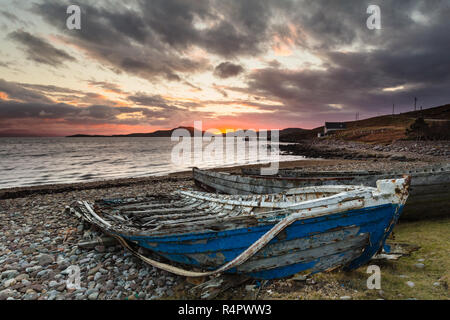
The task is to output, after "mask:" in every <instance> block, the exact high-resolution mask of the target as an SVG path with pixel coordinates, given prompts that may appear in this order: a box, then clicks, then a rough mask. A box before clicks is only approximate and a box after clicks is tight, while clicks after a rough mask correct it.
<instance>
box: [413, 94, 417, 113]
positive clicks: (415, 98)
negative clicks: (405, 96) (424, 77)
mask: <svg viewBox="0 0 450 320" xmlns="http://www.w3.org/2000/svg"><path fill="white" fill-rule="evenodd" d="M416 105H417V97H414V111H416V110H417V109H416Z"/></svg>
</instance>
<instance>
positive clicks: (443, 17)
mask: <svg viewBox="0 0 450 320" xmlns="http://www.w3.org/2000/svg"><path fill="white" fill-rule="evenodd" d="M327 3H328V4H329V5H327V6H325V5H324V3H323V2H320V1H314V2H305V3H304V6H302V9H303V10H302V11H301V12H300V11H299V10H291V12H289V16H291V17H296V19H293V20H291V21H292V23H293V25H295V26H296V28H298V33H301V32H303V33H305V34H308V36H309V37H310V40H311V41H306V42H305V41H303V40H304V38H301V37H300V38H301V39H300V40H301V41H297V44H298V45H300V46H303V47H305V48H307V49H309V50H311V52H313V53H314V54H316V55H317V56H319V57H320V58H321V59H322V61H323V65H322V66H323V68H322V69H307V68H304V69H302V70H298V69H297V70H289V69H286V68H280V66H279V65H278V66H275V65H273V66H272V67H270V68H263V69H259V70H255V71H253V72H252V73H251V74H249V76H248V79H247V83H248V88H234V89H233V88H232V89H230V90H237V91H241V92H247V93H250V94H255V95H260V96H265V97H269V98H271V99H274V100H279V101H281V102H282V103H283V105H284V107H283V109H284V110H289V111H290V112H291V113H292V116H298V117H302V119H303V118H304V117H306V118H308V117H310V116H311V115H314V114H316V117H317V119H321V117H323V115H326V114H329V115H330V117H331V116H333V117H334V116H335V117H339V116H343V115H344V114H345V115H346V116H348V115H349V114H351V113H353V112H355V111H358V112H359V111H362V112H365V114H370V115H374V114H375V113H377V112H389V111H390V108H392V104H393V103H396V105H397V106H398V105H400V106H403V108H410V107H411V105H412V101H413V99H414V96H418V97H419V99H420V100H421V101H422V103H424V106H427V107H430V106H436V105H440V104H444V103H448V101H449V99H450V91H449V90H448V88H449V87H450V74H449V73H448V72H447V70H450V55H448V52H449V50H450V37H449V33H448V30H450V21H449V20H448V14H449V13H450V5H449V4H448V3H446V2H444V1H439V2H434V3H433V4H430V5H429V6H428V5H427V4H429V2H425V1H405V2H400V1H396V2H391V1H389V2H386V1H384V2H378V3H379V4H380V7H381V13H382V30H377V31H372V30H369V29H367V28H366V27H365V19H366V18H367V17H368V15H367V14H365V9H366V8H367V6H368V4H369V2H364V1H358V2H352V1H348V2H339V4H338V2H337V1H336V2H332V3H330V2H327ZM373 3H374V4H376V3H377V1H374V2H373ZM371 4H372V2H371ZM417 16H419V17H420V18H417ZM352 44H358V45H363V46H371V47H372V48H371V49H369V50H368V49H363V50H354V49H353V50H341V51H337V49H340V48H342V46H350V45H352ZM344 48H345V47H344ZM400 86H403V87H404V88H403V89H402V90H397V91H387V90H383V89H386V88H393V87H400ZM403 110H405V109H403ZM320 114H322V116H321V115H320Z"/></svg>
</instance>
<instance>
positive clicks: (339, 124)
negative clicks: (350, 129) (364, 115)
mask: <svg viewBox="0 0 450 320" xmlns="http://www.w3.org/2000/svg"><path fill="white" fill-rule="evenodd" d="M325 128H327V129H345V128H347V126H346V125H345V123H344V122H325Z"/></svg>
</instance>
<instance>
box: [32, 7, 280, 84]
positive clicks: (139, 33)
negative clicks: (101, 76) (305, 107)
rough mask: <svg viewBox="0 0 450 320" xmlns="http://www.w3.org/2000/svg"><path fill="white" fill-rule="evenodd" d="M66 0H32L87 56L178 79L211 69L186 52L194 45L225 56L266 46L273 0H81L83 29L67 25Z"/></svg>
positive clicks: (141, 73)
mask: <svg viewBox="0 0 450 320" xmlns="http://www.w3.org/2000/svg"><path fill="white" fill-rule="evenodd" d="M68 4H69V2H67V1H56V0H54V1H45V2H43V3H40V4H35V6H34V11H35V12H36V13H38V14H39V15H41V16H42V17H44V19H45V20H46V21H47V22H48V23H49V24H52V25H54V26H56V27H57V28H58V29H60V31H61V32H62V33H64V35H65V36H66V37H67V38H68V39H69V41H71V42H72V43H73V44H75V45H76V46H79V47H81V48H82V49H84V50H86V51H87V52H88V54H90V55H91V57H94V58H95V59H98V60H99V61H102V62H107V63H109V64H110V65H112V67H113V69H114V70H116V71H117V72H122V71H124V72H127V73H131V74H135V75H138V76H140V77H143V78H145V79H149V80H151V79H153V78H155V77H160V76H162V77H165V78H167V79H169V80H171V81H180V80H181V78H183V74H185V73H186V74H192V73H195V72H201V71H205V70H208V69H210V64H209V61H208V60H207V59H193V58H190V57H189V55H186V54H188V53H189V50H190V49H191V48H192V46H198V47H201V48H203V49H205V50H207V51H208V52H209V53H214V54H217V55H220V56H223V57H227V58H228V57H237V56H241V55H244V56H245V55H246V56H249V55H254V54H256V53H261V52H263V51H264V43H265V41H266V40H267V33H268V31H269V24H268V21H269V18H270V14H271V11H272V8H275V7H279V6H280V5H279V4H277V3H276V2H273V3H271V2H270V1H267V0H249V1H239V0H236V1H225V2H224V1H219V0H156V1H134V2H132V3H130V5H128V6H126V7H125V6H124V5H122V4H120V3H114V5H112V4H111V3H105V2H98V4H95V5H94V4H93V3H92V2H87V1H81V2H80V3H79V5H80V6H81V8H82V11H83V14H84V18H82V27H81V30H77V31H76V32H73V31H71V32H69V31H68V30H67V29H66V26H65V19H66V16H67V15H66V13H65V10H66V8H67V5H68Z"/></svg>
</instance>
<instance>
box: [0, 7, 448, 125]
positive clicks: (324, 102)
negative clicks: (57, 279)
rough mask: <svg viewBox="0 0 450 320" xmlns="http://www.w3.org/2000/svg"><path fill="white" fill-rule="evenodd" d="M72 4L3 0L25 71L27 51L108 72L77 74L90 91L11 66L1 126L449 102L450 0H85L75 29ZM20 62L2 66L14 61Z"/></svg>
mask: <svg viewBox="0 0 450 320" xmlns="http://www.w3.org/2000/svg"><path fill="white" fill-rule="evenodd" d="M69 4H71V3H70V2H69V1H59V0H46V1H37V2H36V3H33V4H30V5H29V7H28V8H27V13H28V14H33V15H35V16H37V17H39V18H40V19H41V20H40V22H36V21H35V23H36V24H37V28H36V29H34V28H33V29H30V28H29V27H27V25H26V24H27V23H26V22H25V21H24V20H25V19H24V18H22V17H20V18H19V15H17V14H16V13H13V12H12V11H8V10H7V9H3V10H2V11H0V19H3V22H4V23H9V26H10V28H12V31H10V32H8V35H7V36H6V41H8V42H9V43H11V45H12V47H14V48H19V50H21V52H22V54H23V57H24V59H25V60H23V61H20V58H17V59H16V60H15V63H14V65H15V68H18V69H19V70H21V69H20V68H21V65H25V62H30V63H32V64H33V65H35V66H36V67H37V68H47V69H52V70H53V69H54V70H60V69H62V68H70V67H71V66H72V65H77V64H78V65H80V66H81V65H84V64H85V63H86V62H85V61H89V63H92V64H95V65H97V66H98V67H97V68H98V70H101V72H102V73H100V72H99V71H98V70H94V68H91V72H89V73H87V74H83V75H80V78H81V80H82V81H81V82H82V83H83V84H84V85H85V86H88V87H89V88H90V89H92V90H87V89H86V88H84V89H82V88H81V85H80V87H77V88H74V87H71V85H69V82H68V81H66V80H64V79H63V78H61V81H62V82H64V81H66V83H67V84H65V85H62V84H60V83H58V81H55V80H52V81H50V80H48V81H47V80H46V79H41V81H42V83H39V80H38V81H33V83H31V81H29V80H24V81H18V80H17V76H15V77H14V80H12V79H8V76H4V77H3V79H0V114H1V120H0V122H2V125H4V126H6V125H7V124H6V122H8V119H19V118H23V119H25V118H26V119H35V120H36V121H37V122H39V121H43V119H56V118H57V119H63V121H64V122H65V123H66V124H68V125H70V124H73V125H74V130H76V129H77V128H78V127H77V125H79V124H80V123H85V124H93V125H94V124H103V125H121V124H127V125H130V126H133V125H135V126H145V125H146V126H148V128H150V127H155V126H160V127H161V126H172V125H174V124H175V125H176V124H178V123H181V122H183V121H187V119H188V120H189V121H191V122H193V120H202V119H204V120H206V121H209V122H210V123H211V125H215V126H216V127H217V126H220V125H223V126H225V125H230V126H237V125H242V124H246V123H247V124H248V125H249V126H250V125H251V126H253V127H258V126H259V127H261V128H262V127H264V126H270V125H273V126H277V127H290V126H296V127H314V126H319V125H321V124H322V123H323V121H329V120H351V119H353V118H354V114H355V113H356V112H358V113H360V114H362V115H363V116H364V115H365V116H373V115H376V114H378V113H387V112H390V110H391V108H392V104H393V103H395V104H396V106H397V108H398V110H403V111H406V110H407V109H408V108H409V109H410V108H411V107H412V105H413V99H414V97H419V105H423V106H424V107H431V106H436V105H441V104H444V103H448V101H449V100H450V91H449V90H448V88H449V87H450V74H449V72H448V70H450V55H449V54H448V52H450V41H449V40H450V38H449V37H450V36H449V32H448V30H450V20H449V19H448V16H449V13H450V5H449V4H448V2H446V1H433V2H432V3H431V2H427V1H424V0H405V1H401V2H400V1H393V0H384V1H381V0H376V1H368V0H363V1H360V0H349V1H345V2H343V1H319V0H318V1H306V0H283V1H279V0H246V1H241V0H226V1H223V0H155V1H144V0H136V1H131V2H128V3H127V4H126V5H125V4H123V3H120V2H111V1H106V0H101V1H96V2H92V1H86V0H80V1H79V2H78V4H79V5H80V7H81V8H82V28H81V30H67V28H66V26H65V23H66V20H65V19H66V17H67V14H66V9H67V6H68V5H69ZM373 4H376V5H379V6H380V8H381V23H382V29H381V30H369V29H368V28H367V27H366V20H367V18H368V14H367V7H368V6H369V5H373ZM48 30H51V31H48ZM68 48H70V50H69V49H68ZM74 51H78V52H79V53H80V56H75V55H74V54H73V52H74ZM12 60H13V59H12V58H10V59H8V60H6V59H5V60H4V61H0V68H3V69H10V70H12V68H11V65H12V62H11V61H12ZM23 68H25V67H23ZM21 71H23V72H24V73H25V72H27V71H26V70H25V69H23V70H21ZM11 72H12V71H11ZM105 73H108V75H109V79H113V78H114V79H117V82H116V81H110V80H108V77H106V76H104V74H105ZM100 74H102V76H100ZM12 75H13V73H11V77H12ZM28 79H29V77H28ZM129 79H133V83H136V84H137V83H139V84H140V85H139V86H136V88H133V86H130V85H129V83H130V80H129ZM135 79H138V80H135ZM142 83H146V84H148V87H149V88H150V86H151V89H145V87H146V85H142ZM124 87H126V89H125V88H124ZM249 119H251V121H250V122H249ZM30 121H31V120H30ZM14 125H16V124H14ZM9 126H11V124H10V125H9ZM64 130H66V129H64ZM129 130H130V131H133V129H132V127H130V128H129ZM70 133H72V132H70Z"/></svg>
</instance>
